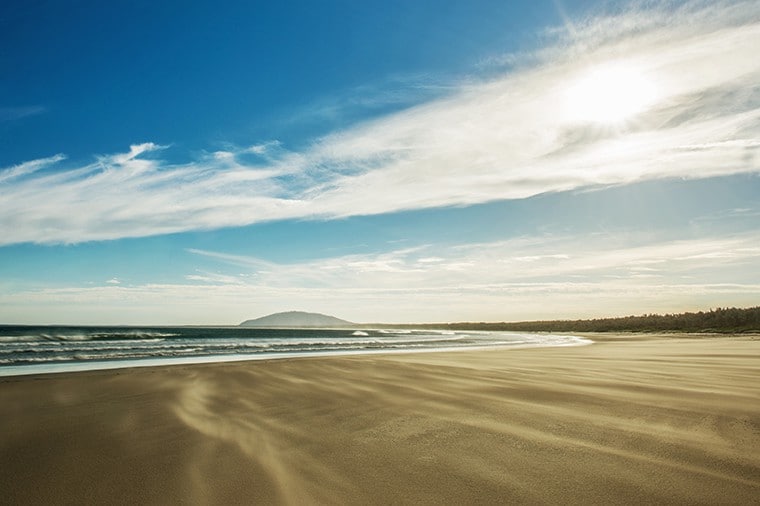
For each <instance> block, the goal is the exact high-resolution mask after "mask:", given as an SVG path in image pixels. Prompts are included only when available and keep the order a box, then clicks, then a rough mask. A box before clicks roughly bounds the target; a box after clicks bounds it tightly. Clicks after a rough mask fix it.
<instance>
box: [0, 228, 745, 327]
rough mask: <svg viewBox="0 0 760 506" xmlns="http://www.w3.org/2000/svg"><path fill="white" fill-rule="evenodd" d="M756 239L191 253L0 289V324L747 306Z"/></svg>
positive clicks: (541, 314) (514, 315)
mask: <svg viewBox="0 0 760 506" xmlns="http://www.w3.org/2000/svg"><path fill="white" fill-rule="evenodd" d="M758 244H760V234H758V233H751V234H746V235H742V236H732V237H712V238H704V239H691V240H681V241H665V242H659V243H651V244H647V243H635V242H632V241H630V240H628V241H623V242H617V243H616V242H613V241H611V240H610V238H609V237H595V236H591V237H584V238H570V237H525V238H519V239H513V240H509V241H500V242H492V243H482V244H472V245H467V246H456V247H442V246H435V247H434V246H428V247H425V248H415V249H399V250H395V251H390V252H385V253H376V254H367V255H348V256H341V257H333V258H325V259H320V260H312V261H307V262H301V263H293V264H278V263H273V262H265V261H261V260H259V259H256V258H249V257H245V256H240V255H228V254H224V253H217V252H208V251H202V250H193V253H195V254H198V255H202V256H204V257H205V258H206V259H210V258H213V259H216V260H218V261H219V269H218V272H214V273H208V272H196V273H193V274H190V275H188V276H186V283H176V284H144V285H134V286H132V285H130V286H124V285H116V284H111V285H110V286H89V287H77V286H69V287H59V288H47V289H38V290H35V289H24V290H18V291H15V292H9V291H8V290H6V291H4V292H0V320H3V321H9V320H8V317H7V316H5V317H4V316H3V315H4V314H6V315H13V317H14V318H15V319H19V320H24V321H29V322H39V318H40V317H44V318H46V322H47V323H52V322H58V323H61V322H63V323H67V322H69V323H78V324H81V323H83V322H84V323H114V324H116V323H135V324H149V323H166V322H167V321H171V322H172V323H176V324H193V323H195V324H234V323H237V322H239V321H242V320H244V319H247V318H251V317H255V316H262V315H264V314H267V313H271V312H276V311H284V310H289V309H304V310H312V311H318V312H323V313H330V314H336V315H338V316H341V317H343V318H347V319H350V320H355V321H365V322H370V321H416V322H420V321H450V320H452V319H457V320H471V321H481V320H525V319H545V318H546V317H547V314H550V315H551V318H579V317H600V316H609V315H626V314H641V313H650V312H660V313H661V312H675V311H683V310H694V309H695V308H709V307H714V306H715V305H716V301H720V302H719V304H720V305H721V306H725V305H735V306H751V305H753V304H756V302H757V300H758V297H760V269H758V266H760V247H758V246H757V245H758ZM433 251H434V252H435V254H436V257H431V256H430V254H431V253H432V252H433ZM431 259H432V260H435V261H431ZM526 259H529V260H528V261H526ZM225 266H230V267H234V270H232V271H230V272H229V273H225V272H224V268H225ZM457 266H466V268H463V269H459V268H457ZM241 270H242V274H240V272H241ZM40 323H43V322H40Z"/></svg>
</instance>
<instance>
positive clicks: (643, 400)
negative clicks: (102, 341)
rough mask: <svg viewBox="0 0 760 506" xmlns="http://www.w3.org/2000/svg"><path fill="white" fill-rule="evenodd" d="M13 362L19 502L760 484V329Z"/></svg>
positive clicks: (456, 495)
mask: <svg viewBox="0 0 760 506" xmlns="http://www.w3.org/2000/svg"><path fill="white" fill-rule="evenodd" d="M596 340H597V341H602V342H599V343H598V344H594V345H591V346H583V347H573V348H552V349H548V348H547V349H521V350H498V351H482V350H481V351H465V352H456V353H428V354H415V355H383V356H380V355H374V356H373V355H370V356H355V357H340V358H316V359H293V360H280V361H271V362H249V363H234V364H207V365H193V366H174V367H156V368H146V369H133V370H120V371H102V372H87V373H76V374H66V375H62V374H56V375H46V376H37V377H14V378H0V414H1V415H2V417H0V456H1V457H2V462H1V464H2V465H1V466H0V502H2V503H9V504H45V505H49V504H77V505H79V504H109V503H113V504H130V505H133V504H225V505H226V504H541V503H545V504H711V505H712V504H758V503H760V340H758V338H752V337H721V338H698V339H696V338H695V339H687V338H653V337H647V338H640V337H636V336H624V337H620V338H615V337H605V338H596Z"/></svg>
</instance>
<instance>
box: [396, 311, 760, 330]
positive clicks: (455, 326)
mask: <svg viewBox="0 0 760 506" xmlns="http://www.w3.org/2000/svg"><path fill="white" fill-rule="evenodd" d="M394 327H396V328H400V327H403V328H418V329H419V328H436V329H441V328H443V329H450V330H513V331H521V332H716V333H737V332H760V306H757V307H751V308H744V309H739V308H734V307H732V308H716V309H710V310H709V311H698V312H696V313H678V314H663V315H660V314H644V315H641V316H624V317H619V318H595V319H589V320H542V321H523V322H456V323H431V324H421V325H394Z"/></svg>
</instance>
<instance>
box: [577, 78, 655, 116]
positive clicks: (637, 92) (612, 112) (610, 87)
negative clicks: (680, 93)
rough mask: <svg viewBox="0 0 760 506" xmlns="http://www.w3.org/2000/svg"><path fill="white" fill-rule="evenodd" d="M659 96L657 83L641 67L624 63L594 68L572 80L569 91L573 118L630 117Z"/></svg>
mask: <svg viewBox="0 0 760 506" xmlns="http://www.w3.org/2000/svg"><path fill="white" fill-rule="evenodd" d="M655 98H656V90H655V87H654V85H653V83H652V82H651V81H650V80H649V79H647V77H646V76H645V75H644V74H643V73H641V72H640V71H638V70H637V69H635V68H633V67H629V66H626V65H623V64H607V65H604V66H600V67H597V68H595V69H593V70H591V71H590V72H589V73H587V74H586V75H584V76H583V77H581V78H580V79H579V80H578V81H576V82H575V83H574V84H572V85H571V86H570V88H569V89H568V90H567V95H566V100H567V109H568V112H569V116H570V118H572V119H573V120H580V121H590V122H595V123H606V124H611V123H620V122H623V121H626V120H628V119H629V118H631V117H633V116H635V115H636V114H638V113H640V112H642V111H644V110H645V109H646V108H647V107H648V106H649V105H651V104H652V103H653V102H654V100H655Z"/></svg>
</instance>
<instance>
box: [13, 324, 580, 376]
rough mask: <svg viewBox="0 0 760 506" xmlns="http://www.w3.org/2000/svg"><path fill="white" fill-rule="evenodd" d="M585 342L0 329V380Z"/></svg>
mask: <svg viewBox="0 0 760 506" xmlns="http://www.w3.org/2000/svg"><path fill="white" fill-rule="evenodd" d="M589 343H590V341H589V340H587V339H583V338H580V337H576V336H566V335H555V334H524V333H512V332H474V331H448V330H393V329H372V328H368V329H361V330H357V329H263V328H250V327H52V326H0V376H15V375H24V374H38V373H52V372H68V371H83V370H94V369H116V368H123V367H140V366H152V365H162V364H167V365H168V364H182V363H201V362H226V361H237V360H261V359H275V358H287V357H303V356H316V355H344V354H361V353H398V352H422V351H451V350H463V349H468V348H483V347H526V346H529V347H535V346H572V345H581V344H589Z"/></svg>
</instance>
